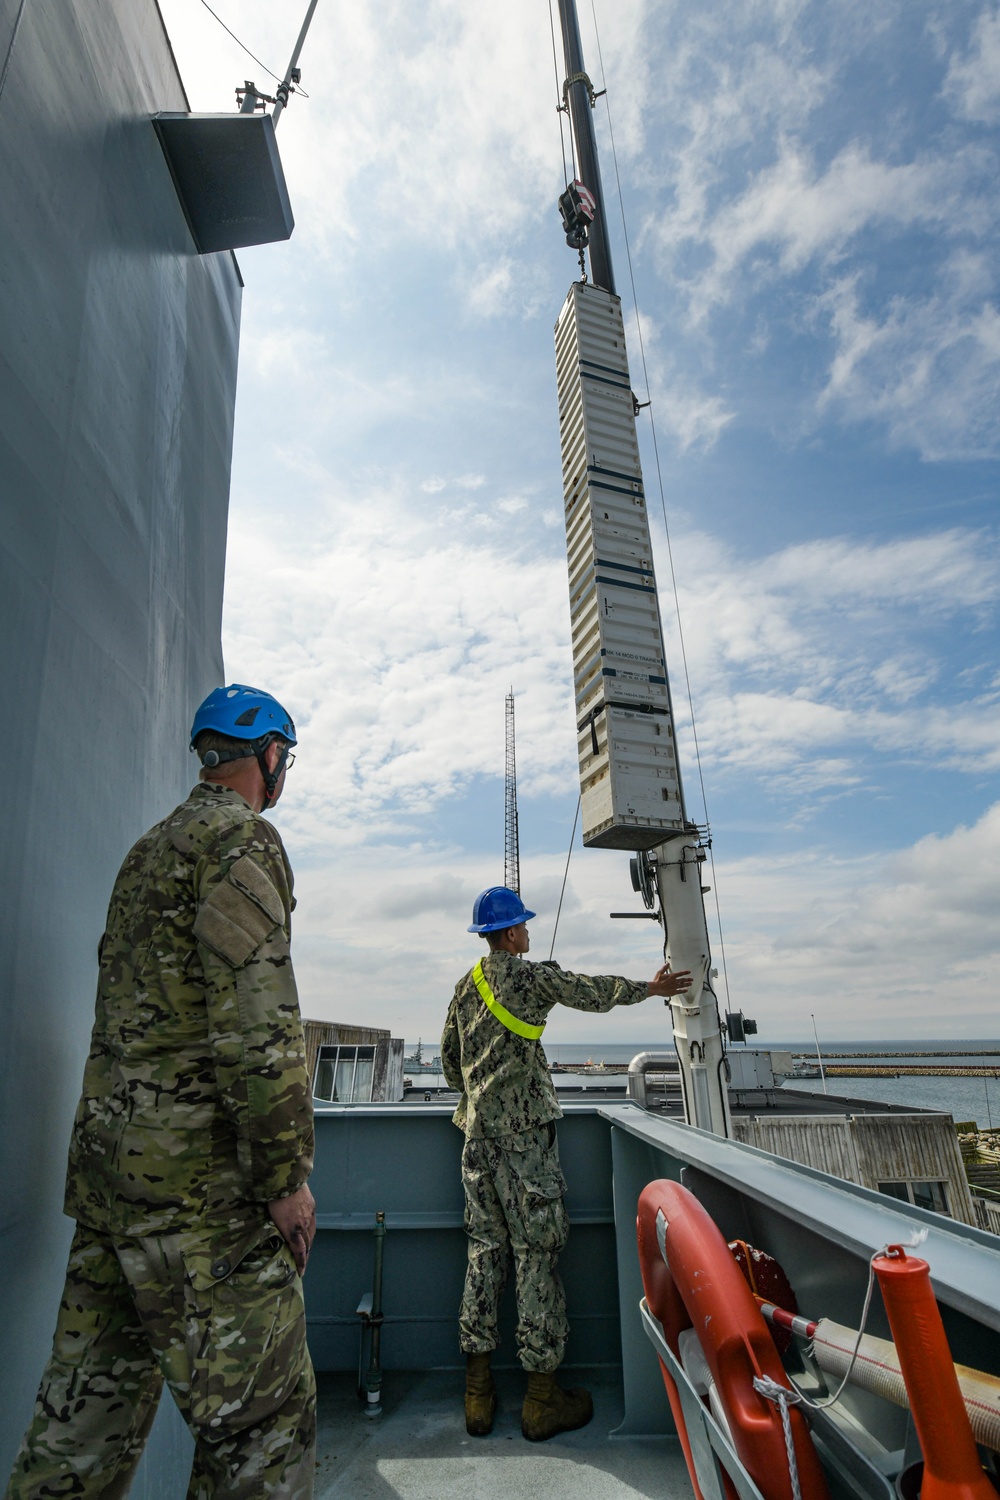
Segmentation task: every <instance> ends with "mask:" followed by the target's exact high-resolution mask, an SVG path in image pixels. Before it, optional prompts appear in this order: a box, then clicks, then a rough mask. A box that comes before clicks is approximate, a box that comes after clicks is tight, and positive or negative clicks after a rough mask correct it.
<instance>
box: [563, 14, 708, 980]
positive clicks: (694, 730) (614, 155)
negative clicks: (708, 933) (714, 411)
mask: <svg viewBox="0 0 1000 1500" xmlns="http://www.w3.org/2000/svg"><path fill="white" fill-rule="evenodd" d="M549 9H550V11H551V0H549ZM590 10H591V14H592V16H593V20H594V35H595V37H596V39H597V60H598V63H599V64H600V68H601V86H602V90H603V98H604V107H605V109H606V111H607V116H608V138H609V140H610V142H611V159H612V161H613V162H614V168H615V184H616V186H617V189H618V208H619V212H620V214H621V220H622V234H623V236H624V240H625V258H626V261H627V262H628V276H629V283H630V285H631V288H632V306H633V308H634V309H635V326H636V333H637V335H638V340H639V358H640V362H641V364H642V378H643V383H644V385H645V387H646V395H647V397H648V396H649V395H650V390H649V371H648V369H647V366H646V348H645V344H644V342H643V337H642V319H641V318H640V316H639V299H638V296H637V295H636V289H635V272H634V270H633V266H632V247H631V245H630V243H629V234H628V222H627V219H626V217H625V199H624V196H623V194H622V180H621V173H620V172H619V170H618V152H617V150H616V149H615V131H614V124H613V122H612V119H611V101H610V99H609V97H608V91H607V89H608V80H607V77H606V76H605V72H604V53H603V51H602V49H601V29H600V27H599V25H598V24H597V7H596V4H595V0H590ZM647 408H648V411H649V425H650V431H651V433H652V438H653V455H654V458H655V461H656V482H657V486H658V488H659V492H660V509H661V510H662V512H663V530H664V533H665V535H666V540H667V560H668V563H669V566H670V585H671V588H672V590H673V595H674V613H675V616H676V619H677V639H678V642H679V644H680V648H681V661H682V663H683V666H684V684H685V687H686V690H687V700H688V712H689V713H690V715H691V735H692V738H693V740H694V753H695V763H696V765H697V767H698V781H699V783H700V786H701V801H702V807H703V808H704V812H705V824H706V826H709V817H708V795H707V793H706V790H705V773H704V768H703V766H702V761H701V745H700V744H699V741H698V724H697V720H696V718H695V712H694V694H693V692H692V690H691V674H690V672H689V670H688V659H687V646H686V644H685V640H684V623H683V620H682V618H681V605H680V598H679V595H678V592H677V574H676V571H675V569H674V551H673V545H672V543H671V539H670V523H669V522H668V520H667V502H666V497H665V494H664V489H663V471H662V469H661V466H660V446H659V442H658V441H657V436H656V419H655V417H654V416H653V408H652V404H651V402H647ZM708 854H709V861H710V863H711V868H712V894H713V895H714V897H715V918H716V923H717V925H718V928H719V953H720V956H721V959H722V980H723V984H724V985H725V990H726V1004H727V1007H728V1006H729V1005H730V1004H731V1001H730V998H729V971H728V969H727V966H726V941H725V937H724V935H723V930H722V908H721V906H720V904H719V885H718V880H717V878H716V873H715V854H714V852H713V849H712V841H711V839H709V841H708Z"/></svg>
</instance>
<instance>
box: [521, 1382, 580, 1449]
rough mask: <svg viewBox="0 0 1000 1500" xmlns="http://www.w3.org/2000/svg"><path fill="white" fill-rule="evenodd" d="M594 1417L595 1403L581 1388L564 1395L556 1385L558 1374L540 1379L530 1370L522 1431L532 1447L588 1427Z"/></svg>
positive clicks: (566, 1392) (523, 1408)
mask: <svg viewBox="0 0 1000 1500" xmlns="http://www.w3.org/2000/svg"><path fill="white" fill-rule="evenodd" d="M593 1415H594V1403H593V1400H592V1398H591V1395H590V1392H589V1391H587V1390H584V1388H583V1386H582V1385H581V1386H576V1387H575V1389H573V1390H571V1391H564V1390H563V1389H562V1388H561V1387H560V1386H558V1385H556V1377H555V1371H552V1372H551V1373H550V1374H548V1375H541V1374H539V1373H538V1372H537V1371H531V1370H529V1372H528V1390H527V1394H526V1395H525V1398H524V1405H523V1406H522V1408H521V1431H522V1432H523V1433H524V1436H525V1437H526V1438H527V1439H528V1441H529V1442H530V1443H542V1442H544V1441H545V1439H546V1438H550V1437H555V1435H556V1433H557V1432H573V1431H575V1429H576V1428H577V1427H586V1425H587V1423H588V1422H589V1421H590V1419H591V1417H592V1416H593Z"/></svg>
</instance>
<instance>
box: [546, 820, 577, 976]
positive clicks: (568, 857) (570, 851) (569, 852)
mask: <svg viewBox="0 0 1000 1500" xmlns="http://www.w3.org/2000/svg"><path fill="white" fill-rule="evenodd" d="M582 801H583V793H582V792H581V793H580V795H579V797H577V799H576V812H575V813H574V814H573V832H572V833H571V834H570V836H569V849H568V850H567V851H566V868H565V870H563V882H562V889H561V890H560V892H559V905H558V906H557V907H556V924H555V926H554V927H553V929H552V946H551V948H550V949H549V962H550V963H551V962H552V955H553V953H554V952H555V951H556V933H557V932H558V931H559V917H560V914H561V912H562V904H563V897H564V896H565V894H566V877H567V876H568V874H569V862H570V860H571V859H572V857H573V844H574V842H575V840H576V825H577V821H578V819H579V817H580V803H581V802H582Z"/></svg>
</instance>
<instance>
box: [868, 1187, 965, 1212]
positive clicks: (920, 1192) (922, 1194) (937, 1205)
mask: <svg viewBox="0 0 1000 1500" xmlns="http://www.w3.org/2000/svg"><path fill="white" fill-rule="evenodd" d="M878 1190H879V1192H880V1193H885V1195H886V1197H888V1198H898V1199H899V1201H900V1202H901V1203H912V1204H913V1206H914V1207H915V1208H929V1209H930V1211H931V1212H932V1213H935V1214H947V1215H949V1217H950V1215H951V1209H950V1208H949V1207H948V1184H947V1183H946V1182H880V1183H879V1185H878Z"/></svg>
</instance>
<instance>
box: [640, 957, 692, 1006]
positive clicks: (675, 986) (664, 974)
mask: <svg viewBox="0 0 1000 1500" xmlns="http://www.w3.org/2000/svg"><path fill="white" fill-rule="evenodd" d="M690 988H691V974H690V971H689V970H688V969H680V970H678V972H677V973H676V974H671V972H670V966H669V964H664V965H663V967H662V969H657V971H656V973H655V974H654V975H653V977H652V979H651V980H650V981H649V983H648V985H647V986H646V989H647V991H648V993H649V994H650V995H662V996H663V997H664V999H667V1000H669V999H670V997H671V996H672V995H679V994H681V993H682V992H683V991H684V990H689V989H690Z"/></svg>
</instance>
